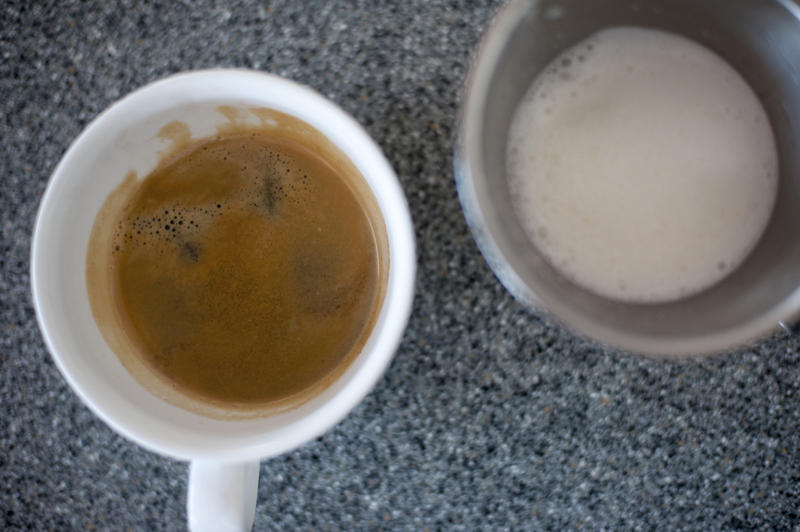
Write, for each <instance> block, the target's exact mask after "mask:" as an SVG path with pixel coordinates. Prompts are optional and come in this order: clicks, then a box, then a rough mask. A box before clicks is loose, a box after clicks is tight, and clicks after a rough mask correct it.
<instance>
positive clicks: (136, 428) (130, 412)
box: [31, 70, 416, 531]
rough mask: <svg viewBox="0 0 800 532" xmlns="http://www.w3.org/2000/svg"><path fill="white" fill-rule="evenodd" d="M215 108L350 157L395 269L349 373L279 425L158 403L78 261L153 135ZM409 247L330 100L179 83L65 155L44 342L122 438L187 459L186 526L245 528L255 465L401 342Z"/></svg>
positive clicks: (47, 261)
mask: <svg viewBox="0 0 800 532" xmlns="http://www.w3.org/2000/svg"><path fill="white" fill-rule="evenodd" d="M221 105H229V106H230V105H234V106H244V107H268V108H271V109H275V110H277V111H281V112H284V113H288V114H291V115H293V116H295V117H297V118H300V119H301V120H303V121H305V122H307V123H308V124H310V125H312V126H313V127H315V128H316V129H317V130H318V131H319V132H321V133H322V134H323V135H325V136H326V137H327V138H328V139H329V140H330V141H331V142H333V143H334V144H335V145H336V146H338V147H339V149H340V150H341V151H342V152H343V153H344V154H345V155H346V156H347V157H348V158H349V159H350V160H351V162H352V163H353V164H354V165H355V166H356V168H358V170H359V171H360V172H361V174H362V175H363V177H364V180H365V181H366V183H367V184H368V185H369V187H370V189H371V190H372V193H373V195H374V197H375V199H376V201H377V204H378V207H379V209H380V211H381V214H382V215H383V218H384V222H385V226H386V233H387V241H388V250H389V253H388V255H389V270H388V275H387V279H388V281H387V286H386V292H385V297H384V301H383V304H382V307H381V308H380V310H379V314H378V317H377V320H376V322H375V325H374V327H373V329H372V332H371V334H370V336H369V338H368V340H367V341H366V343H365V345H364V346H363V348H362V350H361V352H360V353H359V354H358V356H357V357H356V358H355V360H354V361H353V362H352V363H351V365H350V366H349V367H348V368H347V369H346V370H345V371H344V372H343V373H342V375H341V376H340V377H339V378H338V379H337V380H335V381H334V382H333V383H332V384H331V385H330V386H329V387H327V388H326V389H325V390H323V391H322V392H321V393H320V394H319V395H317V396H315V397H313V398H312V399H310V400H309V401H307V402H305V403H303V404H301V405H299V406H297V407H295V408H292V409H290V410H288V411H284V412H281V413H278V414H275V415H271V416H268V417H261V418H253V419H235V420H230V421H222V420H219V419H212V418H208V417H204V416H202V415H198V414H195V413H191V412H188V411H186V410H183V409H180V408H178V407H176V406H173V405H171V404H169V403H166V402H165V401H163V400H161V399H159V398H158V397H156V396H155V395H154V394H152V393H151V392H150V391H148V390H146V389H145V388H144V387H143V386H142V385H140V384H139V383H138V382H137V381H136V380H135V379H134V378H133V377H132V376H131V375H130V374H129V373H128V372H127V371H126V370H125V368H124V367H123V366H122V364H121V363H120V361H119V359H118V358H117V356H116V355H115V354H114V353H113V352H112V351H111V349H110V348H109V346H108V345H107V344H106V342H105V340H104V339H103V336H102V335H101V332H100V331H99V329H98V327H97V325H96V324H95V321H94V318H93V316H92V311H91V308H90V304H89V299H88V295H87V288H86V273H85V272H86V270H85V268H86V252H87V244H88V241H89V235H90V232H91V229H92V225H93V223H94V219H95V216H96V214H97V212H98V210H99V209H100V206H101V205H102V204H103V202H104V201H105V199H106V197H107V196H108V194H109V193H110V192H111V191H112V190H114V189H115V188H116V187H117V186H118V185H119V184H120V183H121V182H122V180H123V179H124V178H125V175H126V173H128V172H129V171H130V170H134V171H136V172H137V174H138V175H140V176H144V175H147V174H148V173H149V171H150V170H152V168H153V167H154V166H155V164H156V163H157V161H158V155H159V151H160V150H163V149H164V148H165V147H166V146H165V144H164V142H163V141H162V140H160V139H159V137H158V132H159V130H160V129H161V128H162V127H163V126H164V125H166V124H168V123H170V122H172V121H175V120H179V121H181V122H184V123H185V124H186V125H187V126H188V127H189V129H190V130H191V132H192V134H193V136H195V137H204V136H207V135H210V134H212V133H214V132H215V131H216V126H218V125H220V124H223V123H225V122H226V121H227V118H226V117H225V116H224V115H222V114H221V113H220V112H219V111H217V108H218V107H219V106H221ZM415 268H416V259H415V244H414V235H413V228H412V224H411V218H410V214H409V210H408V205H407V203H406V200H405V196H404V194H403V191H402V189H401V187H400V184H399V182H398V180H397V177H396V175H395V173H394V171H393V170H392V168H391V166H390V165H389V163H388V162H387V161H386V159H385V157H384V156H383V154H382V153H381V151H380V149H379V148H378V146H377V145H376V144H375V143H374V142H373V141H372V139H370V137H369V135H368V134H367V133H366V132H365V131H364V130H363V129H362V128H361V126H359V125H358V123H357V122H356V121H355V120H354V119H353V118H351V117H350V116H349V115H348V114H347V113H345V112H344V111H342V110H341V109H340V108H339V107H337V106H336V105H335V104H333V103H331V102H330V101H328V100H327V99H325V98H324V97H322V96H321V95H319V94H317V93H316V92H314V91H312V90H311V89H308V88H306V87H303V86H301V85H298V84H296V83H293V82H291V81H288V80H286V79H282V78H280V77H277V76H273V75H268V74H263V73H257V72H251V71H245V70H208V71H197V72H192V73H185V74H179V75H176V76H172V77H169V78H166V79H164V80H161V81H158V82H155V83H153V84H150V85H148V86H145V87H144V88H141V89H139V90H137V91H135V92H133V93H131V94H129V95H128V96H126V97H125V98H123V99H122V100H120V101H118V102H117V103H115V104H114V105H112V106H111V107H109V108H108V109H107V110H106V111H104V112H103V113H102V114H100V115H99V116H98V117H97V118H96V119H95V120H94V121H93V122H92V123H91V124H90V125H89V126H87V127H86V129H85V130H84V131H83V132H82V133H81V134H80V136H79V137H78V138H77V139H76V140H75V141H74V143H73V144H72V145H71V146H70V148H69V149H68V151H67V152H66V153H65V155H64V156H63V158H62V159H61V162H60V163H59V164H58V166H57V167H56V169H55V171H54V172H53V175H52V177H51V178H50V182H49V183H48V186H47V189H46V191H45V194H44V197H43V199H42V201H41V204H40V207H39V212H38V216H37V220H36V225H35V229H34V234H33V244H32V250H31V284H32V291H33V302H34V306H35V308H36V314H37V318H38V320H39V326H40V328H41V331H42V335H43V337H44V340H45V343H46V344H47V347H48V349H49V350H50V353H51V354H52V356H53V359H54V360H55V362H56V365H57V366H58V368H59V370H60V371H61V373H62V374H63V375H64V377H65V379H66V380H67V382H68V383H69V384H70V385H71V386H72V388H73V390H74V391H75V392H76V393H77V394H78V396H79V397H80V398H81V399H82V400H83V402H84V403H85V404H86V405H87V406H88V407H89V408H90V409H91V410H92V411H93V412H94V413H95V414H96V415H97V416H98V417H100V418H101V419H102V420H103V421H105V422H106V423H107V424H108V425H109V426H111V427H112V428H113V429H115V430H116V431H117V432H119V433H120V434H122V435H123V436H125V437H127V438H129V439H131V440H133V441H134V442H136V443H138V444H139V445H141V446H143V447H145V448H147V449H149V450H152V451H155V452H157V453H160V454H164V455H167V456H171V457H174V458H177V459H181V460H190V461H192V464H191V468H190V479H189V493H188V497H187V511H188V517H189V519H188V520H189V525H190V528H192V530H214V531H220V530H249V528H250V527H251V525H252V522H253V512H254V509H255V502H256V495H257V487H258V471H259V460H260V459H261V458H266V457H270V456H275V455H278V454H280V453H283V452H286V451H289V450H291V449H293V448H295V447H297V446H299V445H302V444H303V443H305V442H308V441H310V440H312V439H314V438H316V437H318V436H319V435H321V434H322V433H324V432H325V431H327V430H328V429H329V428H331V427H332V426H333V425H334V424H336V423H337V422H338V421H340V420H341V419H342V418H343V417H344V416H345V415H346V414H347V413H348V412H350V410H352V409H353V408H354V407H355V406H356V405H357V404H358V403H359V402H360V401H361V400H362V399H363V398H364V396H365V395H366V394H367V393H368V392H369V391H370V390H371V389H372V387H373V386H374V385H375V384H376V382H377V381H378V380H379V379H380V378H381V376H382V375H383V372H384V371H385V369H386V368H387V366H388V365H389V363H390V361H391V359H392V357H393V355H394V352H395V350H396V349H397V346H398V345H399V342H400V339H401V337H402V334H403V331H404V329H405V325H406V323H407V320H408V316H409V314H410V310H411V303H412V298H413V292H414V278H415Z"/></svg>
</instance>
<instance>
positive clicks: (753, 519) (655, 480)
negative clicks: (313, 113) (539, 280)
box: [0, 0, 800, 530]
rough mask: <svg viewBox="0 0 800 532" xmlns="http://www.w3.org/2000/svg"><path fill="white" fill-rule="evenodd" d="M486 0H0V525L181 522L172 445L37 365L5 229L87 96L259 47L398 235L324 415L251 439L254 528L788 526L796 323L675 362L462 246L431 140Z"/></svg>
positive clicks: (21, 218) (15, 252)
mask: <svg viewBox="0 0 800 532" xmlns="http://www.w3.org/2000/svg"><path fill="white" fill-rule="evenodd" d="M496 3H497V2H495V1H488V0H486V1H483V0H482V1H479V2H467V1H455V0H454V1H430V2H429V1H425V0H413V1H408V2H389V3H385V2H373V1H371V0H369V1H368V0H360V1H354V2H348V3H344V2H314V1H275V2H257V1H255V0H243V1H234V2H218V3H210V2H197V3H195V2H188V1H187V2H179V1H174V2H164V3H163V5H156V4H160V3H149V2H148V3H144V2H130V1H128V2H119V3H118V2H104V3H100V2H98V3H97V4H91V3H76V2H67V1H65V2H27V1H17V0H10V1H9V0H6V2H4V3H2V6H0V127H2V130H0V134H1V135H2V142H0V221H1V223H2V241H1V243H0V245H2V254H1V255H0V295H1V297H0V331H2V333H1V334H0V398H1V399H2V415H0V529H3V530H17V529H23V530H28V529H35V530H93V529H108V530H180V529H183V528H185V517H184V504H185V489H186V473H187V467H186V464H184V463H180V462H175V461H173V460H170V459H166V458H162V457H160V456H156V455H154V454H151V453H149V452H146V451H144V450H142V449H140V448H138V447H137V446H136V445H134V444H132V443H129V442H128V441H126V440H124V439H122V438H121V437H120V436H118V435H116V434H115V433H114V432H112V431H111V430H110V429H108V428H107V427H106V426H105V425H103V424H102V423H101V422H100V421H99V420H97V419H96V418H95V417H94V416H93V415H92V414H91V413H90V412H89V411H88V410H87V409H86V408H85V407H84V406H83V405H82V404H81V403H80V401H79V400H78V398H77V397H76V396H75V395H74V394H73V393H72V391H71V390H70V389H69V388H68V387H67V384H66V383H65V381H64V380H63V379H62V378H61V376H60V374H59V373H58V371H57V370H56V368H55V366H54V365H53V362H52V361H51V359H50V356H49V354H48V353H47V352H46V350H45V348H44V346H43V344H42V340H41V337H40V334H39V330H38V328H37V325H36V322H35V317H34V312H33V309H32V306H31V301H30V295H29V285H28V282H29V279H28V253H29V246H30V233H31V229H32V225H33V220H34V215H35V212H36V208H37V205H38V202H39V199H40V196H41V194H42V192H43V190H44V187H45V183H46V180H47V178H48V176H49V174H50V172H51V171H52V170H53V168H54V166H55V164H56V162H57V161H58V159H59V157H60V156H61V154H62V153H63V152H64V150H65V149H66V148H67V146H68V145H69V143H70V141H71V140H72V139H73V138H74V137H75V136H76V135H77V134H78V133H79V132H80V130H81V129H82V128H83V127H84V126H85V125H86V124H87V123H88V121H89V120H91V119H92V118H93V117H94V116H96V115H97V114H98V113H99V112H100V111H101V110H102V109H103V108H105V107H106V106H108V105H109V104H110V103H111V102H112V101H114V100H115V99H117V98H119V97H120V96H122V95H124V94H125V93H127V92H129V91H131V90H132V89H135V88H136V87H139V86H141V85H143V84H145V83H147V82H149V81H152V80H155V79H157V78H160V77H163V76H165V75H167V74H170V73H173V72H177V71H180V70H187V69H196V68H203V67H211V66H239V67H248V68H254V69H260V70H266V71H270V72H274V73H278V74H281V75H283V76H286V77H289V78H291V79H294V80H297V81H299V82H302V83H305V84H307V85H310V86H311V87H313V88H315V89H317V90H318V91H320V92H322V93H323V94H325V95H327V96H328V97H330V98H331V99H332V100H333V101H335V102H337V103H339V104H340V105H341V106H343V107H344V108H345V109H346V110H348V111H349V112H350V113H352V114H353V115H354V116H355V117H356V118H357V119H358V120H359V121H360V122H361V123H362V124H364V125H365V126H366V128H367V129H368V130H369V132H370V133H371V134H372V136H373V137H374V138H375V139H376V140H377V142H378V143H379V144H380V145H381V146H382V147H383V149H384V151H385V152H386V154H387V156H388V158H389V159H390V161H391V162H392V164H393V165H394V167H395V169H396V170H397V172H398V174H399V176H400V179H401V181H402V184H403V187H404V189H405V192H406V194H407V196H408V199H409V201H410V204H411V208H412V214H413V217H414V222H415V228H416V235H417V239H418V246H419V266H420V267H419V275H418V294H417V298H416V302H415V305H414V312H413V315H412V317H411V321H410V324H409V327H408V331H407V332H406V335H405V339H404V341H403V343H402V345H401V347H400V349H399V351H398V353H397V357H396V358H395V361H394V363H393V364H392V366H391V368H390V369H389V371H388V373H387V374H386V376H385V378H384V379H383V380H382V381H381V382H380V383H379V384H378V386H377V388H376V389H375V390H374V392H372V393H371V394H370V395H369V396H368V397H367V399H366V400H365V401H364V403H363V404H362V405H361V406H360V407H358V408H357V409H356V410H355V411H354V412H353V413H352V414H351V415H350V416H349V417H348V418H347V419H346V420H345V421H343V422H342V423H340V424H339V425H338V426H337V427H335V428H334V429H333V430H331V431H330V432H329V433H327V434H325V435H324V436H323V437H321V438H319V439H318V440H316V441H314V442H312V443H310V444H308V445H306V446H304V447H302V448H301V449H299V450H297V451H295V452H292V453H289V454H287V455H285V456H283V457H280V458H277V459H273V460H270V461H265V462H263V463H262V466H261V483H260V488H259V499H258V508H257V514H256V520H255V526H254V529H255V530H290V529H304V530H318V529H323V530H325V529H330V530H343V529H344V530H351V529H356V530H373V529H374V530H378V529H383V530H425V529H428V530H489V529H514V530H533V529H551V530H565V529H567V528H570V529H572V528H578V529H631V530H652V529H659V530H667V529H673V530H732V529H742V528H750V527H753V528H756V529H760V530H767V529H784V530H787V529H788V530H798V529H800V528H798V527H800V525H798V523H800V511H798V506H800V368H798V363H800V354H798V352H799V351H798V347H800V341H799V340H798V339H797V338H791V337H788V336H786V335H778V336H776V337H774V338H772V339H771V340H768V341H765V342H763V343H761V344H759V345H756V346H754V347H751V348H748V349H745V350H742V351H740V352H739V353H737V354H734V355H732V356H729V357H727V358H724V359H720V360H710V361H699V362H697V361H691V362H682V363H657V362H652V361H647V360H642V359H639V358H633V357H629V356H625V355H621V354H618V353H613V352H609V351H606V350H603V349H602V348H599V347H597V346H596V345H594V344H592V343H590V342H587V341H583V340H580V339H578V338H576V337H574V336H573V335H571V334H569V333H568V332H566V331H565V330H563V329H562V328H560V327H559V326H557V325H554V324H552V323H549V322H548V321H546V320H544V319H543V318H542V317H541V316H537V315H536V314H534V313H532V312H529V311H527V310H525V309H523V308H521V307H520V306H519V305H518V304H517V303H516V302H515V301H514V300H513V299H512V298H511V296H509V295H508V294H507V293H506V292H505V290H504V289H503V288H502V287H501V285H500V284H499V283H498V282H497V280H496V279H495V277H494V276H493V275H492V273H491V271H490V270H489V268H488V267H487V265H486V263H485V262H484V261H483V259H482V258H481V256H480V254H479V252H478V250H477V248H476V246H475V244H474V242H473V240H472V237H471V235H470V233H469V230H468V228H467V226H466V224H465V222H464V218H463V216H462V214H461V209H460V206H459V203H458V198H457V196H456V191H455V187H454V185H453V176H452V169H451V155H450V144H451V135H452V128H453V124H454V117H455V113H456V107H457V99H458V93H459V88H460V85H461V81H462V78H463V76H464V74H465V70H466V67H467V63H468V57H469V50H471V49H472V48H473V47H474V45H475V44H476V42H477V40H478V38H479V36H480V34H481V32H482V30H483V29H484V27H485V25H486V23H487V22H488V20H489V19H490V17H491V14H492V12H493V11H494V9H495V8H496ZM46 4H48V5H46Z"/></svg>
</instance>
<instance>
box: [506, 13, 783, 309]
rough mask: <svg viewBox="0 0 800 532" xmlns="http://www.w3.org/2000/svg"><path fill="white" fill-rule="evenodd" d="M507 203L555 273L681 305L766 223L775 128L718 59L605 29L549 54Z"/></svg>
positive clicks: (527, 105) (512, 136)
mask: <svg viewBox="0 0 800 532" xmlns="http://www.w3.org/2000/svg"><path fill="white" fill-rule="evenodd" d="M508 146H509V148H508V159H507V160H508V176H509V185H510V189H511V192H512V200H513V201H514V207H515V208H516V211H517V214H518V217H519V219H520V221H521V223H522V225H523V227H524V229H525V230H526V232H527V233H528V236H529V237H530V238H531V240H532V241H533V242H534V244H535V245H536V246H537V248H538V249H539V250H540V251H541V252H542V254H543V255H544V256H545V257H546V258H547V259H548V260H549V262H551V264H552V265H553V266H554V267H556V268H557V269H559V270H560V271H561V272H562V273H563V274H564V275H565V277H568V278H569V279H571V280H572V281H574V282H575V283H577V284H579V285H581V286H583V287H584V288H587V289H589V290H592V291H594V292H596V293H598V294H600V295H602V296H605V297H608V298H611V299H617V300H624V301H633V302H648V303H655V302H662V301H670V300H675V299H680V298H682V297H685V296H689V295H691V294H694V293H697V292H699V291H701V290H704V289H706V288H708V287H710V286H712V285H713V284H715V283H716V282H718V281H719V280H720V279H722V278H723V277H725V276H726V275H727V274H728V273H730V272H731V271H732V270H733V269H734V268H736V267H737V266H738V265H739V264H740V263H741V262H742V261H743V260H744V259H745V258H746V257H747V255H748V254H749V253H750V251H751V250H752V249H753V247H754V246H755V245H756V243H757V241H758V239H759V237H760V236H761V233H762V232H763V231H764V229H765V227H766V225H767V222H768V221H769V218H770V214H771V211H772V207H773V204H774V202H775V196H776V192H777V184H778V159H777V150H776V147H775V140H774V138H773V134H772V129H771V127H770V123H769V121H768V118H767V114H766V112H765V111H764V108H763V106H762V105H761V103H760V102H759V100H758V98H757V96H756V95H755V93H754V92H753V90H752V89H751V88H750V87H749V85H748V84H747V83H746V82H745V81H744V79H743V78H742V77H741V76H740V75H739V74H738V73H737V72H736V71H735V70H734V69H733V68H732V67H731V66H729V65H728V64H727V63H726V62H725V61H724V60H723V59H722V58H721V57H719V56H718V55H716V54H715V53H714V52H712V51H711V50H709V49H707V48H705V47H703V46H701V45H700V44H698V43H696V42H694V41H691V40H689V39H686V38H684V37H681V36H679V35H675V34H671V33H666V32H663V31H658V30H653V29H643V28H631V27H620V28H611V29H607V30H603V31H601V32H599V33H597V34H595V35H593V36H592V37H590V38H589V39H587V40H586V41H584V42H581V43H579V44H577V45H575V46H574V47H572V48H571V49H569V50H567V51H566V52H564V53H563V54H562V55H561V56H559V57H557V58H556V59H555V60H554V61H553V62H552V63H551V65H550V66H549V67H547V68H546V69H545V71H544V72H543V73H542V74H541V75H540V76H539V77H538V78H537V79H536V80H535V81H534V83H533V85H532V86H531V88H530V90H529V91H528V93H527V94H526V95H525V97H524V98H523V100H522V102H521V103H520V105H519V107H518V109H517V111H516V114H515V115H514V119H513V121H512V125H511V129H510V133H509V145H508Z"/></svg>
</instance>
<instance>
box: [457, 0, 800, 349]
mask: <svg viewBox="0 0 800 532" xmlns="http://www.w3.org/2000/svg"><path fill="white" fill-rule="evenodd" d="M626 25H627V26H643V27H653V28H659V29H663V30H666V31H670V32H674V33H678V34H682V35H685V36H686V37H688V38H691V39H694V40H695V41H698V42H700V43H702V44H703V45H705V46H707V47H708V48H710V49H712V50H714V51H715V52H717V53H718V54H719V55H720V56H722V57H723V58H725V59H726V60H727V61H728V62H729V63H730V64H731V65H732V66H733V67H734V68H736V69H737V70H738V71H739V72H740V73H741V74H742V75H743V76H744V78H745V79H746V80H747V81H748V82H749V83H750V85H751V86H752V88H753V89H754V90H755V92H756V94H757V95H758V96H759V97H760V98H761V101H762V102H763V104H764V107H765V108H766V110H767V113H768V114H769V117H770V120H771V123H772V127H773V130H774V133H775V139H776V141H777V145H778V153H779V161H780V184H779V188H778V198H777V202H776V205H775V210H774V212H773V214H772V218H771V220H770V222H769V225H768V226H767V229H766V231H765V233H764V235H763V237H762V238H761V240H760V241H759V243H758V245H757V246H756V248H755V249H754V251H753V252H752V254H751V255H750V256H749V257H748V258H747V259H746V260H745V262H744V263H743V264H742V265H741V266H740V267H739V268H738V269H736V270H735V271H734V272H732V273H731V274H730V275H729V276H728V277H726V278H725V279H723V280H722V281H721V282H720V283H718V284H717V285H715V286H713V287H711V288H709V289H708V290H706V291H704V292H702V293H700V294H697V295H695V296H692V297H689V298H687V299H682V300H679V301H675V302H671V303H664V304H631V303H620V302H616V301H611V300H609V299H605V298H603V297H600V296H598V295H595V294H593V293H591V292H589V291H586V290H584V289H582V288H580V287H578V286H576V285H575V284H573V283H571V282H570V281H568V280H567V279H565V278H564V277H563V276H562V275H561V274H560V273H559V272H558V271H557V270H555V269H554V268H553V267H551V266H550V264H549V263H548V262H547V261H546V260H544V257H543V256H542V254H541V253H540V252H539V251H538V250H537V249H536V247H535V246H534V245H533V244H532V243H531V242H530V240H529V239H528V238H527V237H526V235H525V232H524V231H523V229H522V226H521V225H520V222H519V221H518V219H517V218H516V215H515V212H514V209H513V208H512V204H511V198H510V196H509V190H508V184H507V180H506V170H505V154H506V142H507V137H508V128H509V124H510V121H511V117H512V115H513V113H514V110H515V108H516V106H517V104H518V102H519V100H520V99H521V97H522V96H523V95H524V93H525V91H526V90H527V88H528V87H529V86H530V84H531V82H532V81H533V79H534V78H535V77H536V76H537V74H539V72H540V71H541V70H542V69H543V68H544V67H545V66H546V65H547V64H548V63H549V62H550V61H551V60H552V59H553V58H555V57H556V56H557V55H558V54H559V53H561V52H562V51H563V50H565V49H567V48H569V47H571V46H572V45H574V44H576V43H578V42H580V41H582V40H584V39H585V38H587V37H589V36H590V35H591V34H593V33H595V32H597V31H599V30H601V29H603V28H607V27H611V26H626ZM455 173H456V184H457V186H458V192H459V197H460V199H461V203H462V206H463V209H464V212H465V214H466V218H467V221H468V222H469V224H470V227H471V228H472V231H473V234H474V236H475V239H476V241H477V242H478V245H479V247H480V249H481V251H482V252H483V254H484V256H485V257H486V259H487V261H488V263H489V264H490V266H491V267H492V269H493V270H494V272H495V273H496V275H497V277H498V278H499V279H500V280H501V281H502V282H503V284H504V285H505V286H506V288H507V289H508V290H509V291H510V292H511V293H512V294H513V295H514V296H515V297H516V298H517V299H519V300H520V301H522V302H523V303H526V304H528V305H529V306H532V307H536V308H539V309H543V310H546V311H548V312H549V313H551V314H552V315H553V316H555V317H556V318H557V319H558V320H560V321H562V322H563V323H564V324H565V325H567V326H568V327H570V328H572V329H574V330H576V331H577V332H579V333H581V334H584V335H587V336H589V337H592V338H595V339H596V340H599V341H601V342H603V343H606V344H609V345H611V346H615V347H617V348H621V349H624V350H627V351H633V352H639V353H645V354H651V355H667V356H685V355H696V354H709V353H715V352H720V351H724V350H728V349H730V348H733V347H735V346H738V345H741V344H744V343H747V342H750V341H753V340H755V339H757V338H759V337H762V336H765V335H768V334H770V333H771V332H773V331H774V330H775V328H776V327H777V326H778V325H779V324H780V323H783V324H787V323H795V322H796V321H797V320H798V318H799V317H800V3H798V0H658V1H656V0H591V1H587V0H541V1H536V0H515V1H512V2H511V3H509V4H508V5H506V6H505V7H504V8H503V9H502V10H501V11H500V12H499V13H498V15H497V16H496V18H495V20H494V22H493V23H492V25H491V27H490V28H489V30H488V31H487V33H486V35H485V37H484V40H483V42H482V44H481V46H480V48H479V50H478V52H477V54H476V56H475V57H474V62H473V65H472V69H471V72H470V75H469V78H468V80H467V84H466V91H465V94H464V99H463V103H462V109H461V117H460V124H459V130H458V137H457V139H456V145H455Z"/></svg>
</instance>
